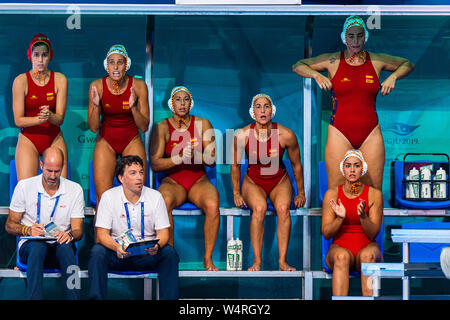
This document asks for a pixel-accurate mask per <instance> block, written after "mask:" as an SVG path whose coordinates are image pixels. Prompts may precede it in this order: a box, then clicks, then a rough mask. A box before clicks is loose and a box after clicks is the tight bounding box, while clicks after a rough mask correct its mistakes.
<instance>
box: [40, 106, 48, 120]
mask: <svg viewBox="0 0 450 320" xmlns="http://www.w3.org/2000/svg"><path fill="white" fill-rule="evenodd" d="M38 118H39V122H40V123H44V122H46V121H48V119H49V118H50V110H49V106H47V105H45V106H40V107H39V114H38Z"/></svg>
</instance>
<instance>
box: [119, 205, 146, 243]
mask: <svg viewBox="0 0 450 320" xmlns="http://www.w3.org/2000/svg"><path fill="white" fill-rule="evenodd" d="M123 206H124V207H125V212H126V214H127V224H128V229H131V222H130V213H129V212H128V203H126V202H125V203H124V204H123ZM141 239H144V202H141Z"/></svg>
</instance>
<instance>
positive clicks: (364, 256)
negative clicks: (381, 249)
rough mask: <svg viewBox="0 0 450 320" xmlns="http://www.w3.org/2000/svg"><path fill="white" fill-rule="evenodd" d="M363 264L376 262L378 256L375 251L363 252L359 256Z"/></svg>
mask: <svg viewBox="0 0 450 320" xmlns="http://www.w3.org/2000/svg"><path fill="white" fill-rule="evenodd" d="M359 258H360V260H361V263H363V262H376V259H377V255H376V253H375V252H374V251H373V250H364V249H363V250H362V251H361V253H360V256H359Z"/></svg>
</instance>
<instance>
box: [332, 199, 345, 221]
mask: <svg viewBox="0 0 450 320" xmlns="http://www.w3.org/2000/svg"><path fill="white" fill-rule="evenodd" d="M330 205H331V209H333V211H334V213H335V214H336V216H338V217H339V218H341V219H345V212H346V211H345V207H344V205H343V204H342V202H341V199H338V202H337V203H336V201H334V200H330Z"/></svg>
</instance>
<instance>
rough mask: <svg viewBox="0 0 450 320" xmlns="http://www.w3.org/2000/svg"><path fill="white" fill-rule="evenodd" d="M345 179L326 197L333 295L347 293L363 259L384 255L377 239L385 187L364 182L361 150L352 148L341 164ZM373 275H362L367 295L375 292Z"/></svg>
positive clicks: (324, 214) (324, 220) (324, 218)
mask: <svg viewBox="0 0 450 320" xmlns="http://www.w3.org/2000/svg"><path fill="white" fill-rule="evenodd" d="M339 168H340V170H341V172H342V175H343V176H344V179H345V182H344V184H343V185H340V186H338V187H337V188H332V189H329V190H328V191H327V192H326V193H325V196H324V199H323V207H322V234H323V236H324V237H325V239H327V240H329V239H331V238H333V243H332V244H331V245H330V249H329V251H328V254H327V256H326V258H325V263H326V264H327V266H328V267H329V268H330V269H331V270H332V271H333V279H332V290H333V296H346V295H347V294H348V287H349V272H350V271H352V270H357V271H359V272H361V263H363V262H380V261H381V260H382V259H383V257H382V254H381V251H380V248H379V247H378V244H377V243H376V242H375V239H376V237H377V235H378V232H380V227H381V223H382V220H383V196H382V194H381V191H380V190H378V189H375V188H372V187H369V186H368V185H365V184H363V183H361V181H360V179H361V177H362V176H363V175H364V174H366V172H367V169H368V168H367V163H366V162H365V160H364V157H363V155H362V153H361V152H360V151H359V150H349V151H347V153H346V154H345V157H344V160H342V162H341V164H340V167H339ZM371 285H372V281H371V277H367V276H363V275H361V289H362V294H363V295H364V296H371V295H372V288H371Z"/></svg>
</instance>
